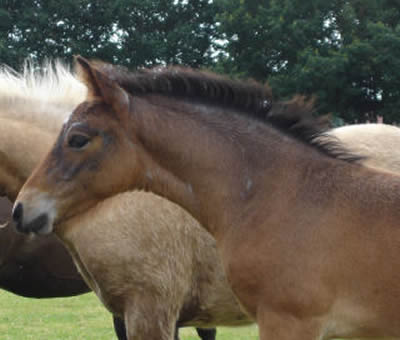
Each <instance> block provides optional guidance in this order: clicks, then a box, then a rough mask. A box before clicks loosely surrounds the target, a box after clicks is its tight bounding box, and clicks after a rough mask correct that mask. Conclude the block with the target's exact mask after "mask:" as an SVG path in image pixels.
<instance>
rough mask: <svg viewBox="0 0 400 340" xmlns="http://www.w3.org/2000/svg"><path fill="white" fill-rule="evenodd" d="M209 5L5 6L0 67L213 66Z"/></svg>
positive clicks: (31, 0)
mask: <svg viewBox="0 0 400 340" xmlns="http://www.w3.org/2000/svg"><path fill="white" fill-rule="evenodd" d="M214 16H215V7H214V5H213V4H212V3H211V2H209V1H208V0H193V1H192V0H191V1H185V0H113V1H99V0H68V1H60V0H3V1H2V2H1V5H0V30H1V33H2V34H1V35H0V62H3V63H7V64H9V65H11V66H13V67H18V65H20V64H21V61H22V60H23V59H24V58H25V57H27V56H28V55H29V56H32V57H34V58H36V59H38V60H41V59H43V58H45V57H62V58H67V59H69V58H70V57H71V56H72V55H74V54H82V55H84V56H85V57H91V58H99V59H102V60H105V61H109V62H114V63H118V64H124V65H129V66H130V67H136V66H139V65H140V66H141V65H151V64H159V63H174V64H176V63H180V64H186V65H190V66H199V65H209V64H210V63H211V62H212V57H211V53H212V51H211V48H210V46H211V41H212V39H213V38H214V31H215V29H214V21H215V20H214Z"/></svg>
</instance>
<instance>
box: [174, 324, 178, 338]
mask: <svg viewBox="0 0 400 340" xmlns="http://www.w3.org/2000/svg"><path fill="white" fill-rule="evenodd" d="M174 340H179V328H178V327H175V336H174Z"/></svg>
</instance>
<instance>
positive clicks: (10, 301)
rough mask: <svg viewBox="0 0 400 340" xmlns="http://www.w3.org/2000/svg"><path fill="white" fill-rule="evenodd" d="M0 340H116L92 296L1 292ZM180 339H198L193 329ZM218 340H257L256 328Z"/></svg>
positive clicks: (228, 332) (221, 333)
mask: <svg viewBox="0 0 400 340" xmlns="http://www.w3.org/2000/svg"><path fill="white" fill-rule="evenodd" d="M0 306H1V307H0V340H8V339H10V340H11V339H12V340H16V339H18V340H26V339H32V340H42V339H43V340H64V339H68V340H78V339H79V340H82V339H84V340H86V339H88V340H92V339H93V340H94V339H96V340H115V339H116V337H115V335H114V331H113V328H112V320H111V315H110V314H109V313H108V312H107V311H106V310H105V309H104V308H103V307H102V306H101V304H100V303H99V302H98V300H97V298H96V297H95V296H94V294H93V293H89V294H85V295H80V296H77V297H73V298H63V299H41V300H36V299H27V298H22V297H19V296H16V295H13V294H10V293H7V292H5V291H3V290H0ZM180 335H181V340H199V338H198V336H197V335H196V332H195V330H193V329H192V328H186V329H181V331H180ZM217 339H218V340H256V339H258V336H257V328H256V326H253V327H244V328H219V329H218V336H217Z"/></svg>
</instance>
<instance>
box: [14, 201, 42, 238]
mask: <svg viewBox="0 0 400 340" xmlns="http://www.w3.org/2000/svg"><path fill="white" fill-rule="evenodd" d="M12 218H13V220H14V222H15V224H16V228H17V230H18V231H19V232H21V233H29V232H33V233H40V231H41V230H42V229H44V228H45V227H46V226H47V225H48V223H49V218H48V216H47V214H41V215H39V216H38V217H36V218H35V219H33V220H32V221H30V222H29V223H24V207H23V205H22V203H20V202H18V203H17V205H16V206H15V207H14V209H13V212H12Z"/></svg>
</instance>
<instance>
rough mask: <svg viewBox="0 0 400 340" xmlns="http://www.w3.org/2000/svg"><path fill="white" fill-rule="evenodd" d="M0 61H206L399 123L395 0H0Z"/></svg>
mask: <svg viewBox="0 0 400 340" xmlns="http://www.w3.org/2000/svg"><path fill="white" fill-rule="evenodd" d="M0 32H1V34H0V62H1V63H5V64H8V65H10V66H11V67H13V68H16V69H18V68H19V67H20V65H21V63H22V61H23V60H24V58H26V57H27V56H30V57H32V58H34V59H36V60H38V61H41V60H43V59H44V58H55V57H59V58H63V59H65V60H68V61H71V59H72V56H73V55H75V54H81V55H83V56H85V57H88V58H98V59H102V60H105V61H108V62H112V63H116V64H122V65H126V66H128V67H129V68H131V69H135V68H137V67H142V66H152V65H159V64H183V65H188V66H191V67H197V68H208V69H212V70H214V71H217V72H221V73H225V74H229V75H231V76H234V77H242V78H249V77H251V78H255V79H257V80H259V81H262V82H266V81H267V82H268V83H269V84H270V86H271V87H272V89H273V93H274V96H275V97H276V98H279V99H285V98H290V97H291V96H292V95H294V94H297V93H299V94H304V95H308V96H311V95H314V96H315V97H316V99H317V111H318V112H320V113H326V112H331V113H332V114H333V115H334V116H335V117H336V118H337V121H338V122H364V121H366V120H369V121H374V120H376V118H377V117H379V116H383V119H384V121H385V122H387V123H392V122H397V123H400V114H398V113H397V110H398V107H399V104H400V1H399V0H331V1H326V0H307V1H304V0H113V1H99V0H97V1H95V0H69V1H61V0H29V1H28V0H3V1H2V2H1V4H0Z"/></svg>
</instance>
